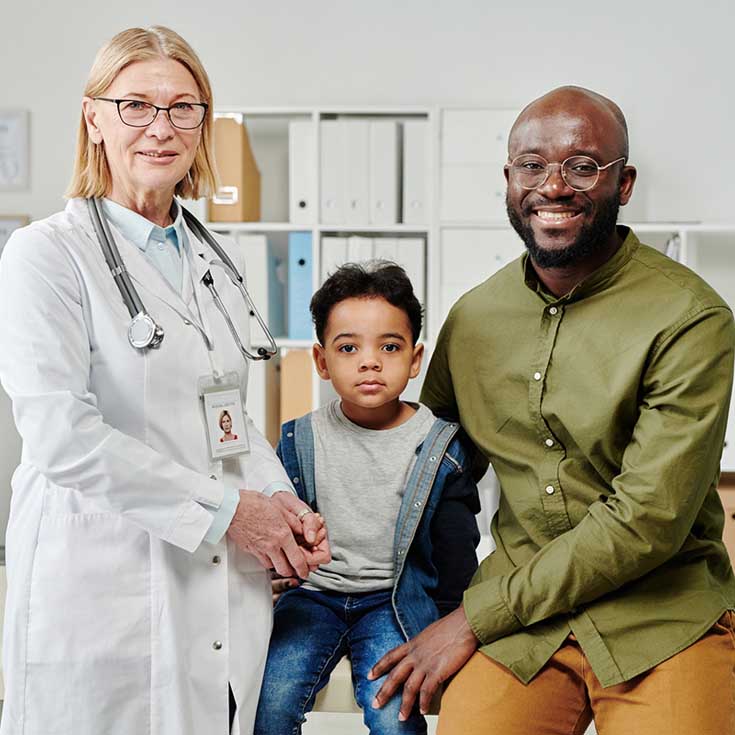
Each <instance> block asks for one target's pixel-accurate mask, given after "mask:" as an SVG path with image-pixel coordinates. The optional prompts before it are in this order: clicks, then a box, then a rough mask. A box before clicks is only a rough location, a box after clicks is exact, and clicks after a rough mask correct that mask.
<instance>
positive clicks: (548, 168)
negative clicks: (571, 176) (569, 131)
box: [507, 153, 628, 191]
mask: <svg viewBox="0 0 735 735" xmlns="http://www.w3.org/2000/svg"><path fill="white" fill-rule="evenodd" d="M522 156H538V158H540V159H542V160H544V161H546V159H545V158H544V157H543V156H542V155H541V154H539V153H520V154H519V155H517V156H516V157H515V158H514V159H513V160H512V161H508V163H507V166H508V171H509V175H510V172H512V171H513V163H514V162H515V161H517V160H518V159H519V158H521V157H522ZM572 158H586V159H587V160H589V161H592V162H593V163H594V164H595V166H597V176H596V177H595V180H594V182H592V184H590V186H588V187H587V188H586V189H577V187H576V186H572V185H571V184H570V183H569V182H568V181H567V177H566V176H565V175H564V164H565V163H566V162H567V161H570V160H571V159H572ZM627 160H628V157H627V156H620V157H619V158H616V159H615V160H614V161H610V163H606V164H605V165H604V166H601V165H600V164H599V163H597V161H595V159H594V158H592V156H587V155H584V154H575V155H573V156H568V157H567V158H565V159H564V160H563V161H561V162H559V161H546V176H544V179H543V181H542V182H541V183H539V184H536V186H524V185H523V184H521V183H520V182H519V186H520V187H521V188H522V189H524V190H525V191H534V190H536V189H538V188H540V187H542V186H543V185H544V184H545V183H546V182H547V181H548V180H549V176H551V166H558V167H559V173H560V174H561V178H562V179H563V181H564V183H565V184H566V185H567V186H568V187H569V188H570V189H573V190H574V191H589V190H590V189H594V188H595V187H596V186H597V183H598V182H599V180H600V171H605V170H606V169H608V168H610V166H613V165H615V164H616V163H620V161H625V162H627Z"/></svg>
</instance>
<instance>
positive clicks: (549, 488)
mask: <svg viewBox="0 0 735 735" xmlns="http://www.w3.org/2000/svg"><path fill="white" fill-rule="evenodd" d="M545 489H546V494H547V495H553V494H554V486H553V485H547V486H546V488H545Z"/></svg>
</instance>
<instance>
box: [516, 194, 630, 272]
mask: <svg viewBox="0 0 735 735" xmlns="http://www.w3.org/2000/svg"><path fill="white" fill-rule="evenodd" d="M505 208H506V211H507V212H508V219H509V220H510V224H511V225H512V226H513V229H514V230H515V231H516V232H517V233H518V235H519V236H520V238H521V239H522V240H523V242H524V243H525V244H526V249H527V250H528V252H529V254H530V255H531V258H532V259H533V262H534V263H536V265H538V266H539V268H565V267H567V266H569V265H572V264H573V263H576V262H577V261H579V260H583V259H585V258H587V257H589V256H590V255H592V254H594V253H596V252H599V251H600V250H602V249H603V248H605V247H606V245H607V243H608V241H609V239H610V235H611V234H612V233H613V232H614V230H615V223H616V222H617V221H618V210H619V209H620V192H618V191H616V192H615V195H614V196H612V197H610V199H608V200H606V201H604V202H600V203H599V204H598V210H597V215H596V216H595V218H594V219H593V220H592V221H591V222H590V223H588V224H586V225H583V227H582V231H581V232H580V233H579V236H578V237H577V239H576V240H575V241H574V242H573V243H572V244H571V245H568V246H567V247H565V248H541V247H539V246H538V244H537V243H536V238H535V237H534V234H533V228H532V227H531V225H530V224H529V223H528V220H526V222H525V223H524V221H523V220H522V219H521V217H520V215H519V214H518V212H516V210H515V209H514V208H513V207H512V206H511V204H510V201H509V200H508V197H507V195H506V197H505Z"/></svg>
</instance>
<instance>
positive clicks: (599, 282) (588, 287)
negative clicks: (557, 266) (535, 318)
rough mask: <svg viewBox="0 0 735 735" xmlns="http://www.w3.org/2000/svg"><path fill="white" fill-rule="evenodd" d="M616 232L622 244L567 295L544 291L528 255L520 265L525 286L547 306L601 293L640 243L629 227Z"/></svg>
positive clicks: (621, 227) (525, 254)
mask: <svg viewBox="0 0 735 735" xmlns="http://www.w3.org/2000/svg"><path fill="white" fill-rule="evenodd" d="M617 230H618V234H619V235H620V237H622V238H623V242H622V244H621V245H620V247H619V248H618V249H617V250H616V251H615V253H614V254H613V256H612V257H611V258H610V259H609V260H608V261H607V262H605V263H603V264H602V265H601V266H600V267H599V268H598V269H597V270H596V271H593V272H592V273H590V274H589V275H588V276H587V278H585V279H584V280H583V281H580V282H579V283H578V284H577V285H576V286H575V287H574V288H573V289H572V290H571V291H570V292H569V293H568V294H565V295H564V296H561V297H557V296H554V295H553V294H550V293H549V292H548V291H547V290H546V288H545V286H544V285H543V283H541V281H540V280H539V278H538V276H537V275H536V271H535V270H534V269H533V265H532V264H531V260H530V258H529V257H528V253H524V255H523V261H522V263H523V276H524V281H525V283H526V286H528V288H530V289H531V290H532V291H534V292H535V293H537V294H538V295H539V296H540V297H541V298H542V299H543V300H544V301H545V302H547V303H549V304H551V303H554V302H572V301H579V300H580V299H583V298H585V297H586V296H591V295H592V294H594V293H597V292H598V291H601V290H602V289H603V288H604V286H605V285H606V284H607V283H608V281H610V279H612V278H613V277H614V276H615V275H616V274H617V273H618V272H619V271H620V270H621V269H622V268H623V266H624V265H625V264H626V263H627V262H628V261H629V260H630V259H631V258H632V257H633V254H634V253H635V251H636V250H637V249H638V246H639V245H640V241H639V240H638V238H637V237H636V236H635V234H634V233H633V230H631V229H630V227H626V226H625V225H618V226H617Z"/></svg>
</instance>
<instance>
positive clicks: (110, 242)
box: [87, 197, 278, 360]
mask: <svg viewBox="0 0 735 735" xmlns="http://www.w3.org/2000/svg"><path fill="white" fill-rule="evenodd" d="M179 206H181V205H179ZM87 208H88V210H89V214H90V218H91V220H92V226H93V227H94V230H95V232H96V234H97V239H98V241H99V244H100V248H101V249H102V253H103V255H104V257H105V261H106V263H107V266H108V267H109V269H110V272H111V274H112V276H113V279H114V280H115V284H116V285H117V287H118V290H119V291H120V295H121V296H122V299H123V301H124V303H125V306H126V307H127V309H128V312H129V313H130V318H131V320H132V321H131V329H130V330H129V331H128V339H129V341H130V344H131V345H132V346H133V347H134V348H135V349H155V348H157V347H159V346H160V344H161V342H162V341H163V336H164V332H163V327H161V326H160V325H158V324H156V322H155V321H154V320H153V317H151V316H150V314H149V313H148V312H147V311H146V309H145V306H144V305H143V301H142V299H141V298H140V295H139V294H138V291H137V289H136V288H135V286H134V285H133V281H132V279H131V278H130V274H129V273H128V270H127V268H125V263H124V262H123V260H122V256H121V255H120V251H119V250H118V248H117V245H116V244H115V239H114V237H113V236H112V233H111V232H110V229H109V226H108V224H107V220H106V218H105V216H104V212H103V211H102V205H101V203H100V201H99V199H97V198H96V197H90V198H89V199H87ZM181 212H182V216H183V217H184V220H185V221H186V224H187V225H188V227H189V229H190V230H191V231H192V232H193V233H194V235H196V237H197V238H198V239H199V240H201V241H203V242H205V243H206V244H207V245H209V247H211V248H212V250H214V252H215V254H216V255H217V257H218V260H212V261H211V262H210V265H218V266H220V267H221V268H223V269H224V271H225V272H226V273H227V275H228V276H229V277H230V280H231V281H232V282H233V284H234V285H235V286H236V287H237V289H238V290H239V291H240V294H241V295H242V297H243V300H244V301H245V304H246V305H247V307H248V309H249V310H250V312H251V313H252V314H253V316H255V319H256V321H257V322H258V325H259V326H260V328H261V329H262V330H263V334H264V335H265V337H266V339H267V340H268V348H265V347H259V348H258V350H257V354H253V353H251V352H250V351H249V350H247V349H246V347H245V346H244V345H243V343H242V341H241V340H240V337H239V335H238V334H237V330H236V329H235V325H234V323H233V322H232V319H231V318H230V315H229V313H228V312H227V309H226V307H225V305H224V303H223V301H222V299H221V298H220V295H219V294H218V293H217V289H216V288H215V286H214V279H213V278H212V274H211V273H210V272H209V271H207V273H206V274H205V277H204V279H203V283H204V285H205V286H206V287H207V288H208V290H209V292H210V293H211V294H212V298H213V300H214V303H215V305H216V306H217V309H218V310H219V311H220V312H221V314H222V316H223V317H224V319H225V322H226V323H227V327H228V329H229V330H230V333H231V334H232V337H233V339H234V340H235V344H236V345H237V348H238V349H239V350H240V352H241V353H242V355H243V356H244V357H246V358H248V359H250V360H269V359H270V358H271V357H273V356H274V355H276V354H278V346H277V345H276V341H275V339H274V337H273V335H272V334H271V331H270V330H269V329H268V325H267V324H266V323H265V320H264V319H263V317H262V316H261V315H260V312H259V311H258V309H257V307H256V306H255V304H254V303H253V300H252V298H251V297H250V294H249V292H248V290H247V289H246V288H245V284H244V282H243V278H242V276H241V275H240V273H238V271H237V268H235V264H234V263H233V262H232V260H231V259H230V257H229V256H228V255H227V253H226V252H225V251H224V249H223V248H222V246H221V245H220V244H219V243H218V242H217V240H215V238H214V236H213V235H212V233H211V232H209V230H207V228H206V227H205V226H204V225H203V224H202V223H201V222H200V221H199V220H198V219H197V218H196V217H195V216H194V215H193V214H192V213H191V212H189V211H188V210H187V209H185V208H184V207H181ZM136 322H143V323H145V325H146V326H147V329H148V336H147V337H146V338H145V339H144V340H143V341H138V342H137V343H136V341H135V340H134V337H133V329H132V328H133V326H134V325H135V324H136ZM204 337H205V342H206V343H207V347H208V348H209V349H212V343H211V340H210V339H209V337H208V336H207V335H204Z"/></svg>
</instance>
